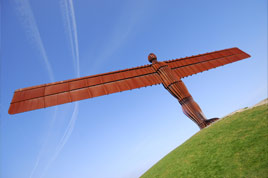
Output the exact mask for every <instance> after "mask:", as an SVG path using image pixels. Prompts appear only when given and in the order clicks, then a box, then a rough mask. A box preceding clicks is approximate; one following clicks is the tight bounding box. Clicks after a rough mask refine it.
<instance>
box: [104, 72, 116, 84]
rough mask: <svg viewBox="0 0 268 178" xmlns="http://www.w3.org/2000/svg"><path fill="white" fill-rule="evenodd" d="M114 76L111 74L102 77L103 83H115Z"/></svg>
mask: <svg viewBox="0 0 268 178" xmlns="http://www.w3.org/2000/svg"><path fill="white" fill-rule="evenodd" d="M113 75H114V74H109V75H105V76H103V77H102V82H103V83H106V82H112V81H114V77H113Z"/></svg>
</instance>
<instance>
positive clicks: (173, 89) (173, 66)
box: [8, 48, 250, 129]
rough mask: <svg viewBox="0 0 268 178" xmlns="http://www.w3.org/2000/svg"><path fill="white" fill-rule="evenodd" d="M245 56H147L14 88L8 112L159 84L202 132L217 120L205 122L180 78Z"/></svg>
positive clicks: (236, 51) (216, 53)
mask: <svg viewBox="0 0 268 178" xmlns="http://www.w3.org/2000/svg"><path fill="white" fill-rule="evenodd" d="M248 57H250V55H249V54H247V53H245V52H243V51H242V50H240V49H239V48H230V49H225V50H220V51H214V52H210V53H205V54H200V55H195V56H191V57H185V58H180V59H175V60H171V61H164V62H158V61H157V57H156V55H155V54H153V53H151V54H149V56H148V60H149V62H151V63H152V64H149V65H144V66H140V67H134V68H129V69H123V70H118V71H113V72H107V73H102V74H97V75H91V76H86V77H80V78H76V79H70V80H64V81H59V82H53V83H48V84H42V85H37V86H32V87H27V88H22V89H18V90H16V91H15V92H14V95H13V98H12V101H11V103H10V107H9V110H8V113H9V114H17V113H22V112H26V111H31V110H36V109H41V108H47V107H51V106H56V105H60V104H65V103H70V102H75V101H79V100H83V99H89V98H94V97H98V96H102V95H108V94H112V93H117V92H122V91H126V90H132V89H136V88H142V87H146V86H152V85H158V84H162V85H163V86H164V87H165V88H166V89H167V90H168V91H169V93H170V94H171V95H173V96H174V97H175V98H176V99H177V100H178V101H179V103H180V104H181V106H182V110H183V112H184V114H185V115H186V116H188V117H189V118H190V119H191V120H193V121H194V122H195V123H196V124H197V125H198V126H199V128H200V129H203V128H205V127H206V126H208V125H210V124H211V123H212V122H214V121H216V120H217V119H218V118H213V119H206V117H205V115H204V114H203V112H202V110H201V109H200V107H199V106H198V104H197V103H196V102H195V101H194V99H193V97H192V96H191V94H190V93H189V91H188V90H187V88H186V86H185V85H184V83H183V82H182V80H181V79H182V78H184V77H187V76H190V75H193V74H197V73H199V72H203V71H206V70H209V69H213V68H216V67H219V66H222V65H225V64H229V63H232V62H236V61H239V60H242V59H245V58H248Z"/></svg>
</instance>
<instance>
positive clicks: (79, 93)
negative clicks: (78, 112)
mask: <svg viewBox="0 0 268 178" xmlns="http://www.w3.org/2000/svg"><path fill="white" fill-rule="evenodd" d="M70 95H71V99H72V101H79V100H83V99H87V98H90V95H89V91H88V88H82V89H78V90H73V91H70Z"/></svg>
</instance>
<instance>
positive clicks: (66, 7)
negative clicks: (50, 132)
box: [41, 0, 80, 177]
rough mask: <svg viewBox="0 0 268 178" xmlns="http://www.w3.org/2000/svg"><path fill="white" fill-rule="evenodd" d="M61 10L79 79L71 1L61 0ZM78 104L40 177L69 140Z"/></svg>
mask: <svg viewBox="0 0 268 178" xmlns="http://www.w3.org/2000/svg"><path fill="white" fill-rule="evenodd" d="M61 8H62V14H63V17H64V21H65V23H66V27H67V28H66V30H67V31H68V36H69V40H70V44H71V51H72V57H73V63H74V69H75V70H74V71H75V74H76V77H80V62H79V48H78V38H77V28H76V20H75V13H74V7H73V1H72V0H62V1H61ZM78 106H79V105H78V103H77V102H75V106H74V110H73V113H72V116H71V119H70V121H69V123H68V126H67V128H66V130H65V132H64V134H63V136H62V138H61V140H60V141H59V144H58V145H57V147H56V151H55V153H54V155H53V157H52V158H51V159H50V161H49V163H48V164H47V166H46V167H45V169H44V171H43V173H42V175H41V177H44V175H45V173H46V171H47V170H48V168H49V166H50V164H51V163H52V162H53V161H54V160H55V159H56V158H57V157H58V155H59V154H60V152H61V150H62V148H63V147H64V145H65V144H66V143H67V141H68V140H69V137H70V136H71V134H72V132H73V129H74V126H75V122H76V120H77V116H78Z"/></svg>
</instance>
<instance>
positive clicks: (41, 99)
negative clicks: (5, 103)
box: [9, 65, 161, 114]
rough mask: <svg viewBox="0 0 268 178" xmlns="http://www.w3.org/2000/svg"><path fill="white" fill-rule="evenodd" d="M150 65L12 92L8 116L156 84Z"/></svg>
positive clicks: (157, 79) (154, 74)
mask: <svg viewBox="0 0 268 178" xmlns="http://www.w3.org/2000/svg"><path fill="white" fill-rule="evenodd" d="M160 83H161V81H160V78H159V76H158V75H157V74H156V73H155V72H154V70H153V69H152V67H151V65H146V66H141V67H136V68H131V69H126V70H120V71H115V72H109V73H104V74H99V75H94V76H89V77H82V78H78V79H73V80H66V81H61V82H54V83H49V84H45V85H39V86H36V87H29V88H24V89H19V90H16V91H15V93H14V96H13V99H12V102H11V105H10V108H9V114H16V113H21V112H25V111H30V110H34V109H40V108H46V107H50V106H55V105H60V104H64V103H69V102H73V101H79V100H83V99H88V98H93V97H97V96H102V95H108V94H112V93H116V92H122V91H125V90H132V89H135V88H141V87H146V86H151V85H156V84H160Z"/></svg>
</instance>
